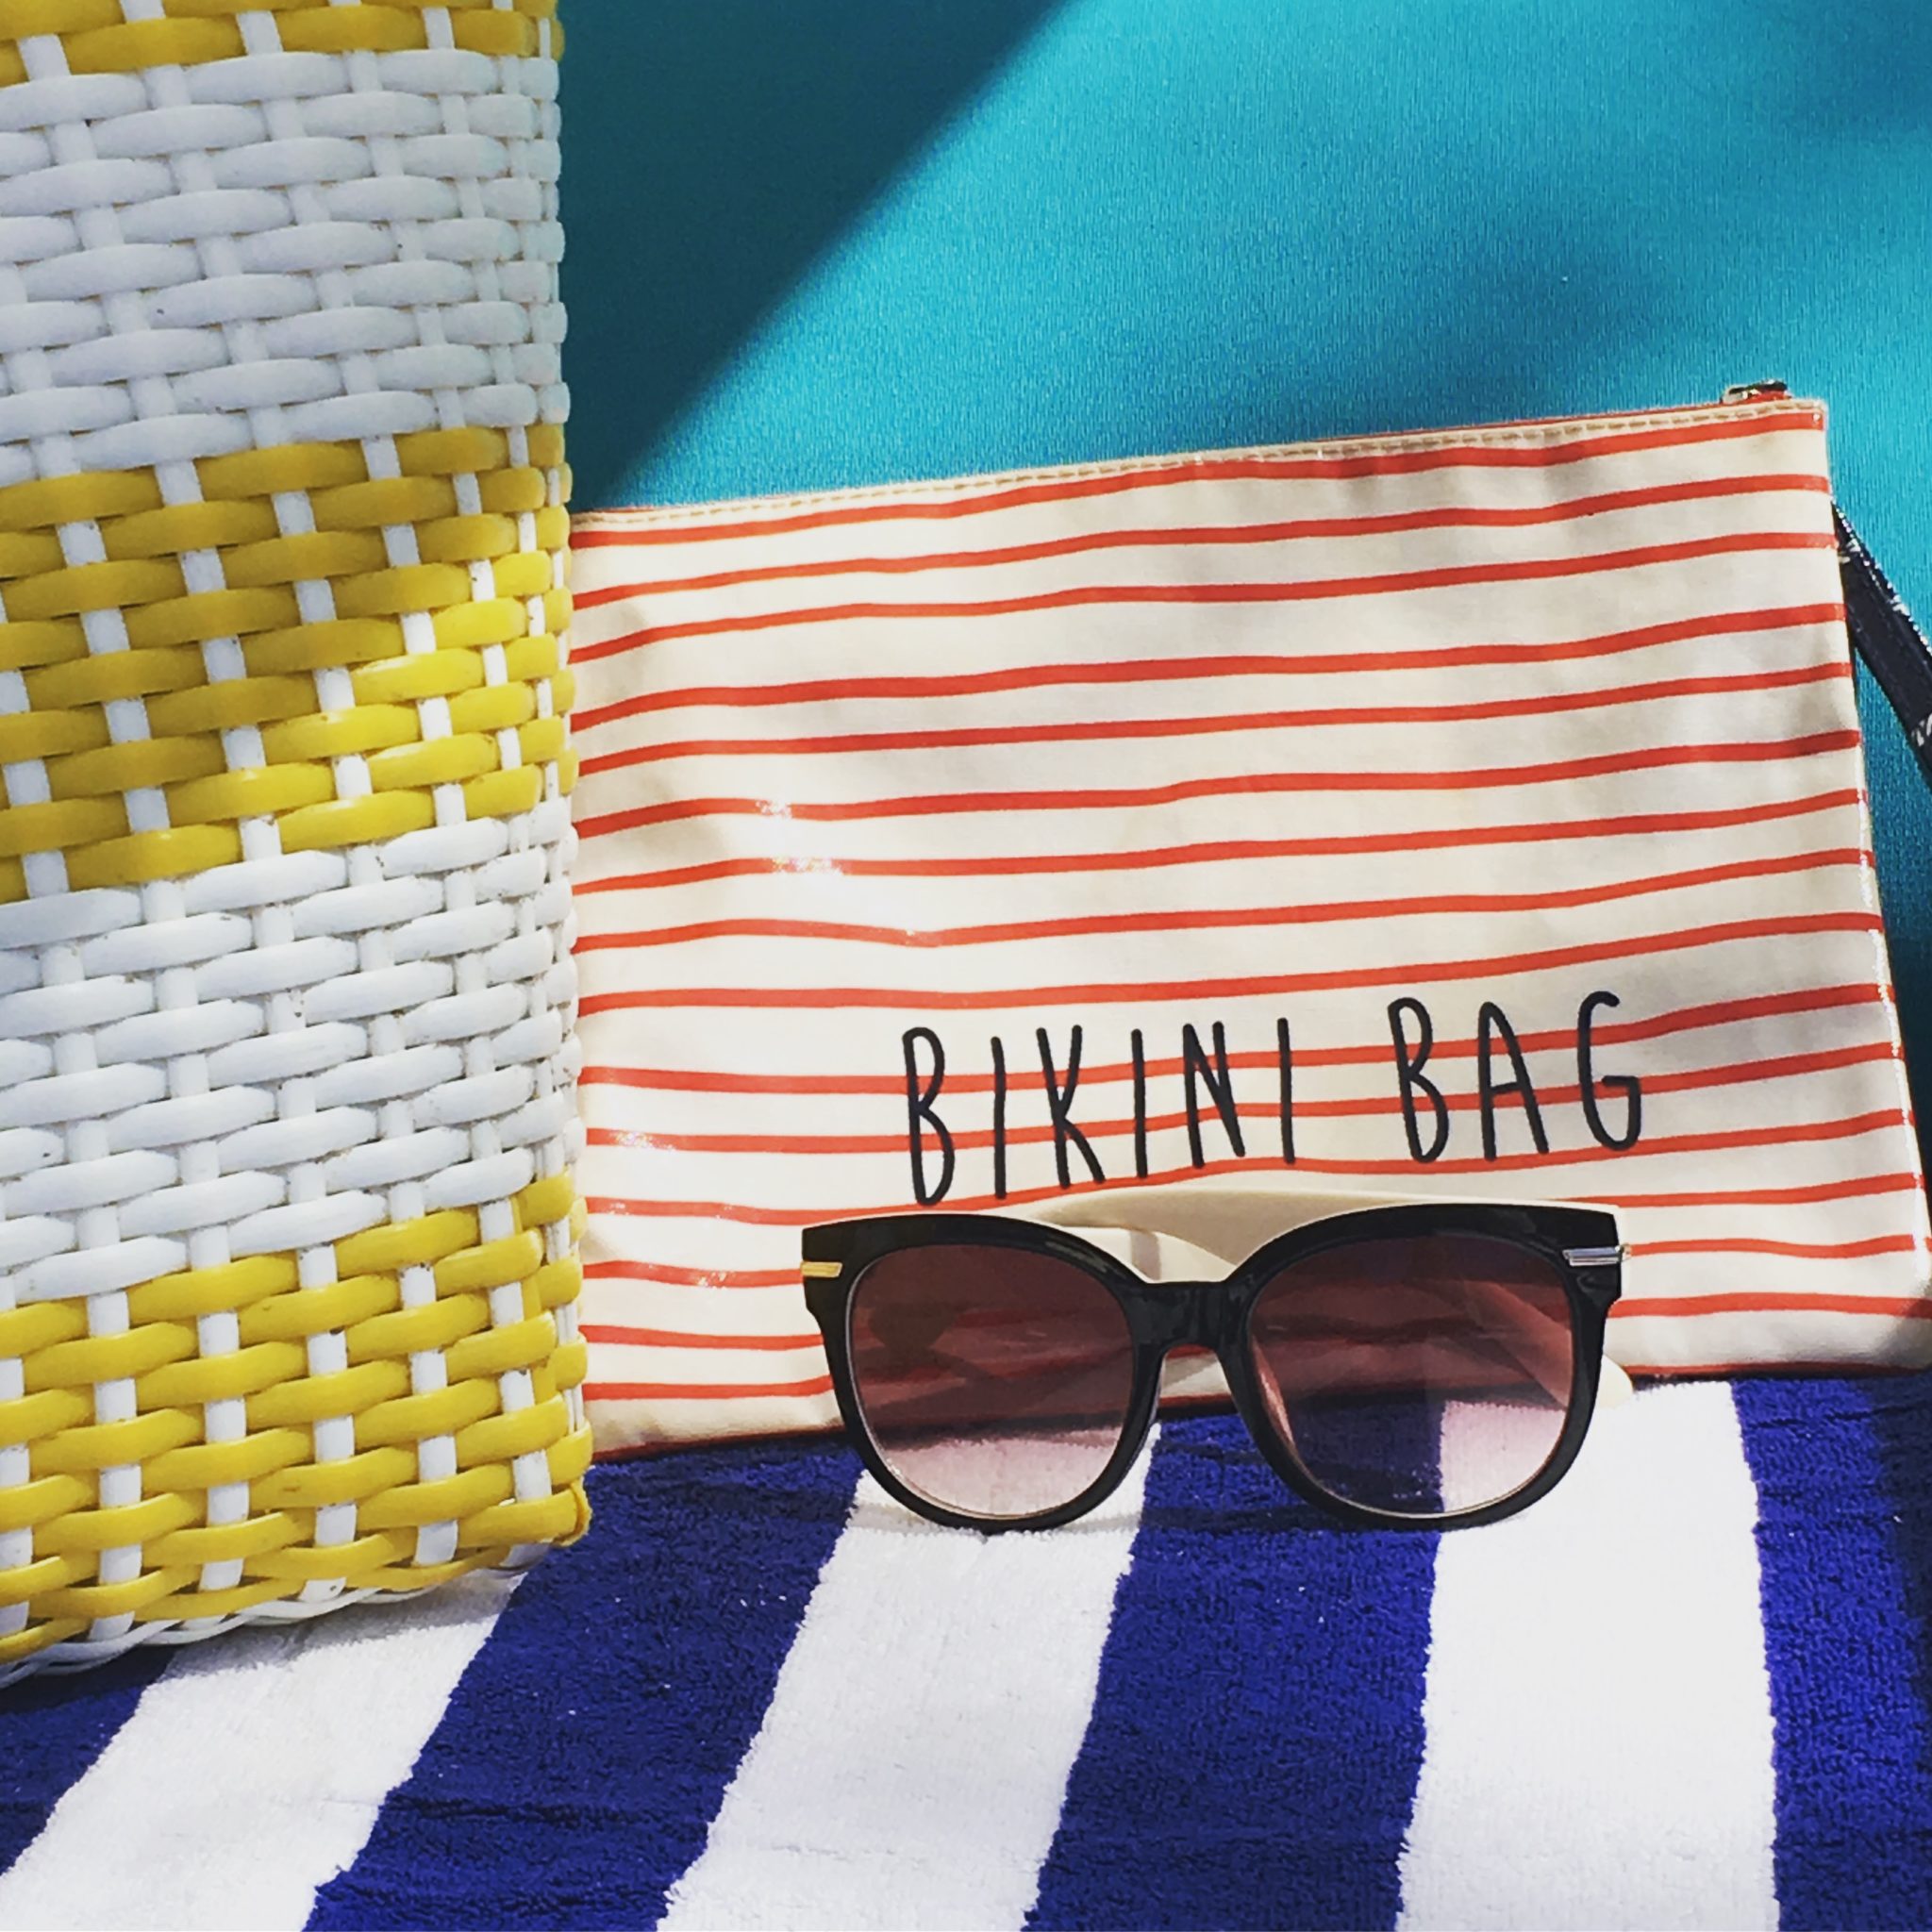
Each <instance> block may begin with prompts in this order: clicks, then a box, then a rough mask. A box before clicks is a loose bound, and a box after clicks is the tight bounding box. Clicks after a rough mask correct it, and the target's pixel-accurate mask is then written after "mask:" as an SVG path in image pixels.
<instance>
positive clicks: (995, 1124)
mask: <svg viewBox="0 0 1932 1932" xmlns="http://www.w3.org/2000/svg"><path fill="white" fill-rule="evenodd" d="M992 1197H993V1199H994V1200H995V1201H1004V1200H1005V1199H1006V1198H1007V1046H1006V1041H1003V1040H1002V1039H1001V1038H1000V1037H999V1035H998V1034H997V1033H995V1034H994V1035H993V1037H992Z"/></svg>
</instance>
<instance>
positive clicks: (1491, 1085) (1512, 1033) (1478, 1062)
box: [1475, 1000, 1550, 1160]
mask: <svg viewBox="0 0 1932 1932" xmlns="http://www.w3.org/2000/svg"><path fill="white" fill-rule="evenodd" d="M1492 1040H1501V1041H1502V1042H1503V1050H1504V1052H1505V1053H1507V1055H1508V1056H1509V1065H1510V1069H1511V1071H1512V1073H1513V1074H1514V1076H1515V1077H1514V1078H1512V1079H1508V1080H1505V1081H1504V1082H1503V1083H1502V1085H1501V1086H1498V1085H1497V1084H1496V1079H1495V1070H1494V1069H1493V1068H1492V1067H1491V1065H1490V1045H1491V1041H1492ZM1475 1076H1476V1088H1477V1091H1478V1092H1479V1094H1480V1095H1481V1099H1482V1111H1483V1158H1484V1159H1485V1160H1493V1159H1495V1158H1496V1102H1497V1101H1498V1100H1500V1099H1501V1098H1502V1097H1503V1096H1504V1095H1505V1094H1506V1093H1514V1094H1517V1095H1518V1096H1519V1097H1520V1098H1521V1099H1522V1101H1523V1113H1524V1119H1525V1120H1527V1121H1528V1123H1529V1135H1530V1139H1531V1140H1533V1141H1535V1142H1536V1151H1537V1152H1538V1153H1539V1154H1547V1153H1548V1152H1549V1151H1550V1137H1549V1136H1548V1135H1547V1134H1546V1133H1544V1132H1543V1113H1542V1108H1541V1107H1539V1106H1538V1105H1537V1098H1536V1089H1535V1087H1533V1086H1532V1085H1531V1084H1530V1078H1529V1068H1528V1066H1527V1065H1526V1064H1525V1063H1524V1058H1523V1048H1522V1047H1521V1046H1520V1045H1518V1044H1517V1040H1516V1029H1515V1028H1514V1027H1513V1026H1511V1025H1510V1024H1509V1016H1508V1015H1507V1013H1505V1012H1504V1010H1503V1009H1502V1008H1501V1007H1499V1006H1495V1005H1492V1004H1491V1002H1490V1001H1488V1000H1485V1001H1484V1002H1483V1005H1482V1010H1481V1011H1480V1012H1479V1013H1478V1014H1477V1015H1476V1023H1475Z"/></svg>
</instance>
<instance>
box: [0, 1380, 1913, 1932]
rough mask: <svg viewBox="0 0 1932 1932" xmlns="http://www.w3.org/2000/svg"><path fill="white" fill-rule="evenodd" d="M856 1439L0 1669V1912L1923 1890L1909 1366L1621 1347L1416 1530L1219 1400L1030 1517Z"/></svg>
mask: <svg viewBox="0 0 1932 1932" xmlns="http://www.w3.org/2000/svg"><path fill="white" fill-rule="evenodd" d="M855 1476H856V1464H855V1462H854V1461H853V1459H852V1458H851V1457H849V1456H848V1455H847V1454H846V1452H845V1451H843V1450H842V1449H841V1448H838V1447H836V1446H833V1445H830V1444H815V1445H807V1446H798V1445H783V1446H777V1447H773V1446H754V1447H735V1448H731V1449H725V1450H718V1451H706V1452H698V1453H689V1454H681V1455H677V1456H672V1457H663V1458H661V1459H658V1460H652V1461H644V1462H635V1463H630V1464H627V1465H617V1466H611V1467H607V1468H604V1469H602V1470H601V1471H599V1472H597V1473H596V1474H594V1475H593V1488H594V1496H595V1502H596V1506H597V1509H598V1512H599V1513H598V1521H597V1524H596V1527H595V1529H594V1531H593V1532H592V1534H591V1538H590V1539H589V1540H588V1541H587V1542H585V1543H584V1544H583V1545H581V1546H580V1547H579V1548H578V1549H576V1550H575V1551H573V1552H571V1553H568V1554H566V1555H563V1556H559V1557H555V1558H553V1559H551V1560H549V1561H547V1562H546V1563H545V1564H544V1565H543V1566H542V1567H541V1568H540V1569H539V1570H538V1571H536V1572H535V1573H534V1574H531V1575H530V1576H528V1577H527V1578H526V1579H525V1580H524V1582H523V1583H522V1585H521V1586H520V1587H518V1588H516V1589H515V1590H514V1591H512V1588H511V1586H510V1585H508V1583H507V1582H505V1581H502V1580H499V1579H474V1580H472V1581H470V1582H468V1583H466V1584H464V1585H460V1586H458V1587H457V1588H456V1589H454V1590H452V1591H449V1592H448V1593H446V1594H444V1595H443V1596H441V1598H440V1599H436V1600H432V1601H431V1602H429V1603H427V1604H425V1605H421V1606H417V1607H413V1608H404V1609H400V1610H385V1611H351V1612H348V1613H345V1614H343V1615H341V1616H339V1617H335V1618H330V1619H325V1620H323V1621H322V1622H320V1623H318V1624H306V1625H302V1626H299V1627H295V1628H283V1629H271V1630H258V1631H250V1632H245V1633H242V1634H239V1635H237V1636H235V1637H232V1638H229V1639H225V1640H224V1641H222V1642H221V1643H218V1644H214V1645H210V1646H208V1647H207V1648H206V1649H197V1650H192V1651H188V1652H183V1653H180V1654H178V1655H175V1656H174V1657H163V1656H159V1655H156V1654H153V1653H149V1654H146V1655H142V1656H140V1657H133V1658H130V1659H128V1660H125V1661H124V1662H123V1663H121V1664H118V1665H116V1666H113V1667H111V1668H110V1669H108V1670H106V1671H103V1672H99V1673H96V1674H92V1675H90V1676H86V1677H82V1678H72V1679H58V1678H50V1677H42V1678H39V1679H35V1680H32V1681H30V1682H29V1683H27V1684H25V1685H24V1686H21V1687H19V1688H17V1689H15V1690H14V1691H10V1692H8V1693H7V1694H6V1695H5V1697H4V1698H0V1867H5V1868H6V1869H5V1871H4V1875H0V1926H6V1927H16V1926H52V1925H57V1924H70V1925H86V1926H109V1925H171V1926H185V1925H195V1926H212V1925H246V1926H286V1927H291V1928H293V1927H299V1926H302V1925H304V1924H308V1925H316V1926H360V1925H373V1924H384V1925H387V1924H412V1925H442V1924H448V1925H475V1924H515V1925H570V1926H575V1925H625V1926H629V1925H638V1926H644V1925H653V1924H665V1925H675V1926H681V1927H725V1926H731V1927H735V1926H758V1925H769V1926H785V1927H794V1928H806V1927H819V1926H824V1927H858V1926H881V1927H895V1928H896V1927H923V1926H967V1927H1020V1926H1028V1925H1032V1926H1250V1925H1268V1926H1385V1925H1387V1926H1395V1925H1400V1926H1418V1927H1448V1926H1500V1927H1562V1926H1589V1927H1660V1926H1713V1927H1725V1928H1731V1927H1755V1926H1770V1925H1779V1924H1781V1925H1784V1926H1791V1927H1800V1926H1821V1925H1830V1926H1846V1925H1868V1926H1924V1925H1926V1924H1932V1649H1928V1639H1927V1629H1928V1623H1932V1377H1917V1378H1912V1379H1910V1380H1885V1381H1860V1382H1828V1381H1821V1382H1811V1383H1791V1382H1771V1381H1764V1382H1756V1383H1743V1384H1740V1385H1738V1386H1737V1387H1735V1388H1727V1387H1725V1386H1724V1385H1722V1384H1699V1385H1677V1386H1666V1387H1660V1388H1656V1389H1652V1390H1649V1391H1645V1392H1643V1393H1642V1394H1641V1395H1640V1396H1639V1398H1638V1399H1637V1401H1636V1402H1634V1403H1632V1404H1630V1405H1628V1406H1627V1407H1624V1409H1621V1410H1613V1411H1609V1412H1607V1413H1606V1414H1604V1415H1603V1416H1601V1417H1600V1418H1599V1420H1598V1424H1597V1430H1596V1434H1595V1436H1594V1438H1593V1440H1592V1441H1591V1445H1590V1447H1589V1449H1588V1450H1587V1452H1586V1454H1585V1457H1584V1458H1583V1460H1582V1461H1581V1462H1580V1463H1579V1465H1578V1467H1577V1469H1576V1471H1575V1472H1574V1474H1573V1475H1572V1476H1571V1477H1570V1479H1569V1480H1568V1481H1567V1482H1566V1483H1565V1484H1564V1486H1563V1487H1562V1489H1560V1490H1559V1491H1557V1493H1556V1494H1555V1495H1553V1496H1552V1497H1551V1498H1550V1499H1549V1500H1548V1501H1547V1502H1546V1503H1544V1504H1541V1505H1540V1506H1539V1507H1537V1508H1535V1509H1533V1510H1531V1511H1529V1512H1528V1513H1527V1514H1526V1515H1524V1516H1523V1517H1521V1518H1518V1519H1517V1520H1515V1521H1514V1522H1511V1523H1509V1524H1503V1525H1498V1526H1496V1527H1494V1528H1491V1529H1487V1530H1482V1531H1478V1532H1474V1533H1473V1534H1467V1535H1459V1536H1455V1537H1448V1538H1443V1539H1440V1540H1438V1539H1433V1538H1429V1537H1423V1536H1394V1535H1382V1534H1369V1535H1362V1534H1353V1533H1348V1532H1341V1531H1337V1530H1335V1529H1333V1528H1331V1527H1330V1526H1328V1525H1327V1524H1325V1523H1324V1522H1322V1521H1320V1520H1318V1519H1317V1518H1316V1517H1314V1516H1313V1515H1312V1514H1311V1513H1310V1512H1308V1511H1307V1510H1306V1509H1305V1508H1303V1507H1301V1506H1300V1505H1299V1504H1297V1503H1295V1502H1294V1501H1292V1500H1291V1499H1286V1498H1284V1495H1283V1493H1282V1491H1280V1490H1279V1489H1278V1487H1277V1486H1276V1484H1275V1483H1274V1479H1273V1478H1272V1477H1271V1476H1270V1475H1269V1474H1267V1472H1266V1471H1265V1470H1264V1469H1263V1468H1262V1467H1261V1466H1260V1464H1259V1463H1258V1461H1257V1458H1256V1457H1255V1456H1254V1455H1253V1453H1252V1452H1251V1450H1250V1449H1249V1447H1248V1445H1247V1443H1246V1441H1245V1439H1244V1438H1243V1437H1242V1436H1241V1431H1240V1428H1239V1424H1236V1423H1234V1422H1233V1421H1231V1420H1229V1419H1227V1418H1224V1417H1209V1418H1202V1419H1192V1420H1188V1421H1179V1422H1172V1423H1169V1424H1166V1425H1165V1426H1164V1427H1163V1429H1162V1431H1161V1433H1160V1435H1159V1438H1158V1441H1157V1443H1156V1445H1155V1447H1154V1449H1153V1451H1152V1453H1151V1455H1150V1457H1148V1459H1147V1461H1146V1462H1145V1464H1144V1465H1143V1467H1142V1469H1141V1472H1140V1473H1139V1474H1138V1475H1137V1477H1136V1479H1135V1480H1134V1481H1133V1482H1132V1483H1130V1484H1129V1485H1128V1486H1127V1487H1126V1489H1125V1490H1124V1491H1123V1492H1122V1494H1121V1495H1120V1496H1119V1497H1118V1498H1117V1499H1116V1500H1115V1502H1114V1503H1113V1505H1111V1506H1110V1507H1109V1508H1108V1511H1106V1512H1105V1513H1104V1514H1102V1515H1100V1516H1098V1517H1095V1518H1093V1519H1090V1520H1089V1521H1088V1522H1087V1523H1085V1524H1080V1525H1078V1526H1076V1527H1074V1528H1072V1529H1068V1530H1062V1531H1059V1532H1057V1533H1055V1534H1054V1535H1051V1536H1040V1537H1008V1538H1002V1539H992V1540H990V1541H987V1540H981V1539H979V1538H976V1537H973V1536H968V1535H958V1534H953V1533H950V1532H945V1531H940V1530H936V1529H933V1528H930V1527H929V1526H927V1525H924V1524H916V1523H914V1522H913V1521H911V1520H910V1519H909V1518H907V1517H905V1516H904V1515H902V1514H900V1513H899V1512H898V1511H896V1510H895V1509H894V1508H892V1507H891V1506H890V1505H888V1504H887V1503H886V1502H885V1501H884V1499H883V1498H881V1497H879V1496H878V1495H877V1494H876V1493H875V1492H874V1491H871V1489H870V1487H869V1485H867V1484H864V1483H860V1484H858V1488H857V1490H856V1491H855Z"/></svg>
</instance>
